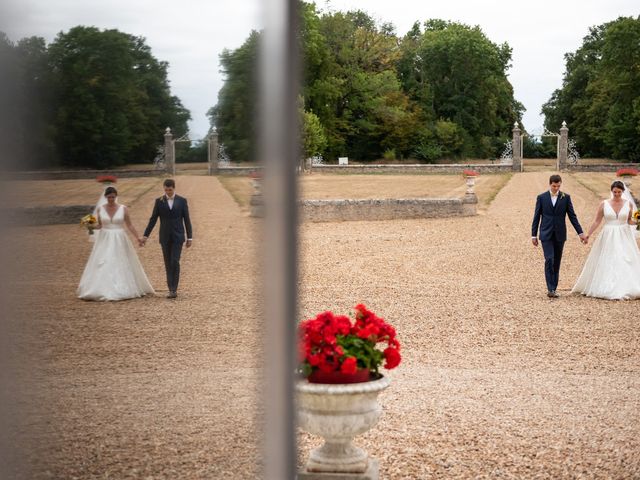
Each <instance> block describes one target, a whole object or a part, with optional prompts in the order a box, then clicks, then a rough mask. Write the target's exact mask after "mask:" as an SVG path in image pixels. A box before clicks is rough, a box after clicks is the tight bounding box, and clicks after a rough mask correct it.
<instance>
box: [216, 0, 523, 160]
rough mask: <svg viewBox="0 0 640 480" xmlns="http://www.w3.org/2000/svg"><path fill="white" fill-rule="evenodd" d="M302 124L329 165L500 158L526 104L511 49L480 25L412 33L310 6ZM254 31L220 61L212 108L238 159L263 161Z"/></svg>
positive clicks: (433, 24) (435, 24) (429, 26)
mask: <svg viewBox="0 0 640 480" xmlns="http://www.w3.org/2000/svg"><path fill="white" fill-rule="evenodd" d="M300 11H301V12H300V14H301V28H300V32H299V41H300V48H301V52H302V57H303V64H304V69H303V72H302V85H301V98H300V99H299V104H300V118H301V123H302V132H303V145H304V154H305V155H306V156H313V155H322V156H324V157H325V158H327V159H335V158H337V157H338V156H348V157H350V158H354V159H358V160H373V159H377V158H383V157H384V158H387V159H402V158H417V159H421V160H424V161H435V160H439V159H442V158H463V157H476V158H489V157H496V156H499V154H500V152H501V151H502V149H503V148H504V143H505V141H506V140H507V139H508V137H509V133H510V131H511V127H512V125H513V123H514V122H515V121H519V122H521V119H522V113H523V111H524V107H523V105H522V104H521V103H520V102H518V101H517V100H516V99H515V98H514V96H513V88H512V86H511V84H510V82H509V80H508V78H507V71H508V69H509V67H510V62H511V48H510V47H509V46H508V44H506V43H504V44H501V45H497V44H495V43H493V42H492V41H491V40H489V39H488V38H487V37H486V35H485V34H484V33H483V32H482V30H481V29H480V28H479V27H470V26H467V25H463V24H460V23H456V22H448V21H443V20H428V21H426V22H424V23H423V24H422V25H420V23H419V22H416V23H415V24H414V25H413V27H412V29H411V30H410V31H409V32H407V33H406V34H405V35H404V36H398V35H397V34H396V33H395V31H394V27H393V26H392V25H391V24H388V23H382V24H381V25H379V24H377V23H376V22H375V21H374V20H373V19H372V18H371V17H370V16H369V15H368V14H366V13H364V12H362V11H349V12H330V13H319V12H318V11H317V9H316V7H315V5H314V4H313V3H305V2H301V3H300ZM260 37H261V34H260V33H259V32H255V31H254V32H252V33H251V34H250V35H249V37H248V38H247V40H246V41H245V43H244V44H243V45H242V46H241V47H239V48H238V49H235V50H225V51H223V53H222V54H221V56H220V64H221V66H222V71H223V73H224V75H225V83H224V86H223V87H222V89H221V90H220V92H219V95H218V103H217V105H216V106H215V107H213V108H212V109H211V110H210V111H209V115H210V119H211V123H212V125H213V126H215V127H216V128H217V130H218V133H219V137H220V141H221V143H223V144H224V145H225V148H226V151H227V153H228V154H229V156H230V157H231V158H232V159H234V160H239V161H242V160H254V159H255V153H256V152H255V150H254V147H253V146H254V143H255V142H253V141H252V138H253V135H254V133H255V124H254V118H255V105H256V100H257V99H256V97H255V91H256V65H257V63H258V62H257V57H258V55H259V43H260Z"/></svg>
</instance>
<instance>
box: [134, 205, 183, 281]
mask: <svg viewBox="0 0 640 480" xmlns="http://www.w3.org/2000/svg"><path fill="white" fill-rule="evenodd" d="M158 218H160V235H159V237H160V245H161V246H162V255H163V256H164V268H165V270H166V272H167V286H168V287H169V291H170V292H176V291H177V290H178V283H179V281H180V255H181V254H182V244H183V243H184V242H185V240H186V239H191V238H193V237H192V236H191V233H192V231H191V219H190V218H189V205H188V204H187V199H186V198H184V197H180V196H179V195H174V196H173V207H172V208H169V199H168V198H167V196H166V195H163V196H162V197H160V198H157V199H156V203H155V205H154V206H153V212H152V213H151V218H149V224H148V225H147V228H146V229H145V231H144V236H145V237H149V235H150V234H151V231H152V230H153V227H155V225H156V222H157V221H158ZM185 230H186V234H187V236H186V238H185Z"/></svg>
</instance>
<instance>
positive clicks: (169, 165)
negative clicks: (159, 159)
mask: <svg viewBox="0 0 640 480" xmlns="http://www.w3.org/2000/svg"><path fill="white" fill-rule="evenodd" d="M164 165H165V169H166V170H167V173H169V174H171V175H175V173H176V147H175V144H174V143H173V134H172V133H171V129H170V128H169V127H167V129H166V130H165V131H164Z"/></svg>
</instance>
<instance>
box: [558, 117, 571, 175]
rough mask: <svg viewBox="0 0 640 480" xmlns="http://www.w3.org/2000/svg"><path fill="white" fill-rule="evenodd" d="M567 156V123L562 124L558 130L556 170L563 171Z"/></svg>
mask: <svg viewBox="0 0 640 480" xmlns="http://www.w3.org/2000/svg"><path fill="white" fill-rule="evenodd" d="M568 154H569V129H568V128H567V122H565V121H563V122H562V127H561V128H560V137H559V138H558V170H564V169H565V168H566V167H567V158H568Z"/></svg>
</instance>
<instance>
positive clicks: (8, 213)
mask: <svg viewBox="0 0 640 480" xmlns="http://www.w3.org/2000/svg"><path fill="white" fill-rule="evenodd" d="M94 208H95V205H67V206H63V207H61V206H46V207H22V208H11V209H3V210H2V212H0V217H2V218H3V221H4V222H6V224H8V225H20V226H24V225H60V224H73V223H76V224H78V225H79V224H80V219H81V218H82V217H84V216H85V215H87V214H89V213H91V212H93V209H94Z"/></svg>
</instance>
